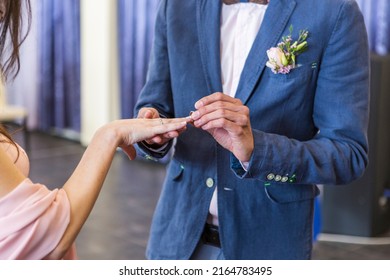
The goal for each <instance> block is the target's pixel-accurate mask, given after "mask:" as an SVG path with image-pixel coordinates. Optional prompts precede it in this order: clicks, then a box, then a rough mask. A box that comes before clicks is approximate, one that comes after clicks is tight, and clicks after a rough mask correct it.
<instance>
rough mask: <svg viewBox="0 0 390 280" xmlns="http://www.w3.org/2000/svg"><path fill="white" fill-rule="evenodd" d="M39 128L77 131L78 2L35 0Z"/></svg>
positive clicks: (78, 67)
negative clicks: (36, 12) (37, 25)
mask: <svg viewBox="0 0 390 280" xmlns="http://www.w3.org/2000/svg"><path fill="white" fill-rule="evenodd" d="M37 5H38V9H39V12H38V15H39V18H37V20H39V28H38V29H39V30H38V38H39V43H38V44H39V51H40V53H39V65H40V66H39V67H40V73H39V85H38V88H39V91H38V92H39V105H38V106H39V116H38V118H39V124H38V126H39V129H41V130H44V131H49V130H52V129H55V130H59V131H61V130H71V131H76V132H79V131H80V1H79V0H66V1H57V0H41V1H37Z"/></svg>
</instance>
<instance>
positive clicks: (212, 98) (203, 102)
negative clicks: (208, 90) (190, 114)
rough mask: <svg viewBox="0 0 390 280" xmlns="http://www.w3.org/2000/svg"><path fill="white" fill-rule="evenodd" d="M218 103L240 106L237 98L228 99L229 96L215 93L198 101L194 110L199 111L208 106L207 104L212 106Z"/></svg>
mask: <svg viewBox="0 0 390 280" xmlns="http://www.w3.org/2000/svg"><path fill="white" fill-rule="evenodd" d="M218 101H221V102H229V103H232V104H236V105H240V104H241V105H242V103H241V100H239V99H237V98H233V97H230V96H229V95H227V94H223V93H222V92H216V93H213V94H210V95H208V96H205V97H203V98H201V99H199V100H198V101H197V102H196V103H195V108H196V109H200V108H202V107H204V106H206V105H209V104H212V103H215V102H218Z"/></svg>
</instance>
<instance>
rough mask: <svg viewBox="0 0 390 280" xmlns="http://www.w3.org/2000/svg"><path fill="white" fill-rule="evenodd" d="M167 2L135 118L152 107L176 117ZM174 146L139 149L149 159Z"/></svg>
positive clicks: (160, 11)
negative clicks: (142, 109) (170, 61)
mask: <svg viewBox="0 0 390 280" xmlns="http://www.w3.org/2000/svg"><path fill="white" fill-rule="evenodd" d="M166 9H167V1H166V0H163V1H161V3H160V6H159V9H158V13H157V18H156V25H155V37H154V42H153V47H152V52H151V56H150V62H149V68H148V75H147V80H146V84H145V86H144V88H143V89H142V91H141V93H140V96H139V98H138V101H137V104H136V106H135V110H134V111H135V117H136V116H137V115H138V112H139V110H140V109H141V108H143V107H152V108H155V109H157V110H158V112H159V113H160V116H161V117H166V118H170V117H173V116H174V108H173V101H172V89H171V82H170V79H171V76H170V67H169V56H168V44H167V21H166ZM171 146H172V141H170V142H169V144H168V145H166V147H164V148H163V149H161V150H156V149H151V147H150V146H149V145H147V144H146V143H145V142H142V143H139V144H138V148H139V149H140V150H141V151H142V152H143V153H146V154H147V157H149V156H152V157H155V158H162V157H164V156H165V155H166V154H167V153H168V151H169V149H170V148H171Z"/></svg>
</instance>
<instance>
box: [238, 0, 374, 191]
mask: <svg viewBox="0 0 390 280" xmlns="http://www.w3.org/2000/svg"><path fill="white" fill-rule="evenodd" d="M327 43H328V44H327V46H326V47H325V51H324V53H323V55H322V61H321V66H320V70H319V74H318V80H317V85H316V88H315V101H314V107H313V121H314V124H315V126H316V127H317V128H318V133H317V134H316V135H315V136H314V137H313V138H312V139H310V140H308V141H298V140H296V139H290V138H288V137H285V136H283V135H277V134H270V133H265V132H262V131H258V130H254V132H253V133H254V140H255V149H254V151H253V154H252V158H251V161H250V165H249V168H248V170H247V171H245V170H243V169H242V168H241V167H240V164H238V161H237V159H236V158H235V157H234V156H233V155H232V156H231V168H232V170H233V172H235V174H236V175H237V176H238V177H239V178H255V179H259V180H263V181H278V182H285V183H299V184H346V183H350V182H351V181H353V180H355V179H357V178H359V177H360V176H362V174H363V173H364V170H365V168H366V166H367V164H368V140H367V128H368V119H369V65H370V62H369V50H368V43H367V34H366V28H365V25H364V20H363V17H362V15H361V13H360V10H359V8H358V6H357V4H356V3H355V1H344V2H343V4H342V5H341V6H340V8H339V11H338V16H337V21H336V22H335V23H334V25H333V30H332V32H331V35H330V38H329V41H328V42H327ZM277 176H278V177H277ZM276 177H277V178H276Z"/></svg>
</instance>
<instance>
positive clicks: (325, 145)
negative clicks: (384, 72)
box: [136, 0, 369, 259]
mask: <svg viewBox="0 0 390 280" xmlns="http://www.w3.org/2000/svg"><path fill="white" fill-rule="evenodd" d="M221 7H222V4H221V1H219V0H187V1H183V0H163V1H162V3H161V5H160V8H159V12H158V16H157V23H156V33H155V42H154V46H153V50H152V55H151V61H150V66H149V67H150V68H149V73H148V80H147V83H146V85H145V87H144V89H143V90H142V93H141V95H140V97H139V101H138V104H137V105H136V110H137V111H138V110H139V109H140V108H141V107H154V108H156V109H157V110H158V111H159V112H160V113H161V115H163V116H166V117H183V116H188V114H189V112H190V111H192V110H194V104H195V102H196V101H197V100H199V99H200V98H201V97H203V96H206V95H209V94H211V93H214V92H218V91H222V85H221V64H220V15H221ZM291 25H293V29H294V31H293V34H292V37H293V40H294V39H295V40H296V39H297V38H298V33H299V31H300V30H302V29H306V30H308V31H309V37H308V39H307V42H308V50H307V51H305V52H304V53H302V54H300V55H299V56H298V57H297V63H299V64H300V65H301V66H300V67H298V68H296V69H294V70H292V71H291V72H290V73H289V74H287V75H283V74H274V73H272V71H271V70H270V69H269V68H267V67H266V66H265V64H266V61H267V60H268V59H267V55H266V51H267V50H268V49H269V48H271V47H274V46H276V45H277V44H278V43H279V42H280V41H281V39H282V37H283V36H286V35H288V34H289V27H290V26H291ZM366 37H367V36H366V30H365V26H364V23H363V18H362V15H361V13H360V11H359V9H358V6H357V5H356V3H355V1H352V0H326V1H324V0H271V1H270V4H269V7H268V9H267V11H266V14H265V18H264V21H263V23H262V26H261V29H260V31H259V33H258V35H257V37H256V39H255V42H254V45H253V47H252V49H251V51H250V53H249V57H248V59H247V61H246V64H245V67H244V70H243V72H242V75H241V80H240V82H239V86H238V90H237V93H236V98H239V99H241V100H242V102H243V103H244V104H245V105H246V106H248V107H249V109H250V117H251V125H252V128H253V134H254V141H255V148H254V152H253V155H252V158H251V160H250V164H249V169H248V170H247V171H245V170H243V169H242V168H241V165H240V164H238V161H237V159H236V158H235V157H234V156H233V155H232V154H231V153H230V152H228V151H226V150H225V149H223V148H222V147H221V146H219V145H218V144H217V143H216V142H215V141H214V139H213V138H212V137H211V136H210V135H209V134H208V133H207V132H205V131H202V130H201V129H197V128H194V127H192V126H189V127H188V129H187V131H186V132H184V133H183V134H182V135H181V136H180V137H179V138H178V139H177V141H176V143H175V146H174V154H173V158H172V160H171V162H170V164H169V167H168V170H167V176H166V180H165V182H164V186H163V189H162V193H161V197H160V200H159V202H158V205H157V208H156V211H155V215H154V218H153V223H152V227H151V235H150V240H149V244H148V249H147V257H148V258H150V259H187V258H189V257H190V255H191V253H192V252H193V250H194V248H195V247H196V245H197V242H198V241H199V238H200V235H201V232H202V230H203V226H204V224H205V222H206V218H207V215H208V209H209V205H210V200H211V197H212V194H213V192H214V189H215V187H216V186H218V209H219V223H220V235H221V242H222V250H223V252H224V255H225V257H226V258H227V259H306V258H310V254H311V249H312V217H313V199H314V197H315V196H316V195H317V194H318V189H317V187H316V186H315V185H316V184H345V183H348V182H351V181H352V180H355V179H356V178H358V177H359V176H361V175H362V173H363V172H364V170H365V168H366V165H367V150H368V144H367V137H366V136H367V135H366V131H367V125H368V107H369V104H368V103H369V52H368V47H367V38H366ZM141 148H142V149H143V150H144V151H146V152H147V153H148V154H150V155H153V156H162V155H163V154H164V153H163V154H156V153H153V152H151V151H150V150H149V149H148V147H146V146H142V145H141ZM164 152H167V151H164Z"/></svg>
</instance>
